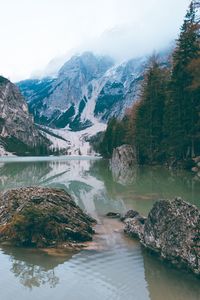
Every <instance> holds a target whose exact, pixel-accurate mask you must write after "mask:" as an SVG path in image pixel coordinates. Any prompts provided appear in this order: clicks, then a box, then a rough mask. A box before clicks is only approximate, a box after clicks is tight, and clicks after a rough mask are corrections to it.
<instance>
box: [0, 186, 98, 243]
mask: <svg viewBox="0 0 200 300" xmlns="http://www.w3.org/2000/svg"><path fill="white" fill-rule="evenodd" d="M94 222H95V220H94V219H92V218H91V217H90V216H88V215H87V214H85V213H84V212H83V211H82V210H81V209H80V208H79V207H78V206H77V205H76V203H75V202H74V200H73V199H72V198H71V196H70V195H69V194H68V193H67V192H65V191H64V190H58V189H53V188H43V187H28V188H19V189H13V190H9V191H7V192H4V193H1V194H0V241H4V242H5V241H7V242H8V241H9V242H12V243H14V244H16V245H19V246H21V245H24V246H35V247H48V246H56V245H58V244H59V243H65V242H66V243H67V242H71V243H78V242H84V241H89V240H92V234H93V233H94V230H93V228H92V225H93V224H94Z"/></svg>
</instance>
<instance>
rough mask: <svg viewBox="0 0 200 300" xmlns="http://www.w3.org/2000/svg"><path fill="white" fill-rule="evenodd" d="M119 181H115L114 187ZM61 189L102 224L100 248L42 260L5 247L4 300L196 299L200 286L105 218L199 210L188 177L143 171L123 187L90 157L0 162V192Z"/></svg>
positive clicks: (195, 187) (1, 258) (199, 196)
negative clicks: (163, 206)
mask: <svg viewBox="0 0 200 300" xmlns="http://www.w3.org/2000/svg"><path fill="white" fill-rule="evenodd" d="M117 181H118V182H117ZM32 185H42V186H51V187H58V188H63V189H65V190H67V191H68V192H69V193H70V194H72V195H73V197H74V199H75V201H76V202H77V203H78V205H79V206H80V207H81V208H82V209H84V210H85V211H87V212H88V213H89V214H91V215H92V216H94V217H95V218H96V219H97V220H98V222H99V224H100V225H98V226H99V229H98V230H99V231H100V233H99V234H98V236H97V240H98V245H99V246H100V247H99V248H97V249H93V250H83V251H81V252H79V253H70V252H69V253H62V252H61V253H54V252H53V251H52V252H51V253H45V252H43V251H40V250H34V249H20V248H11V247H9V248H5V247H4V248H0V299H2V300H18V299H20V300H27V299H29V300H41V299H42V300H46V299H56V300H64V299H69V300H79V299H80V300H84V299H87V300H88V299H92V300H93V299H94V300H98V299H101V300H104V299H109V300H112V299H113V300H118V299H119V300H121V299H124V300H133V299H134V300H140V299H141V300H148V299H151V300H161V299H162V300H186V299H187V300H188V299H190V300H199V299H200V284H199V283H200V282H199V280H197V279H196V278H194V277H193V276H192V275H189V274H185V273H184V272H182V271H179V270H176V269H173V268H171V267H169V266H167V265H165V264H163V263H161V262H160V261H158V260H157V259H156V258H154V257H152V256H151V255H149V254H148V253H146V252H145V251H144V250H143V249H141V246H140V244H139V243H138V242H137V241H133V240H130V239H128V238H126V237H125V236H124V235H123V233H122V231H121V225H120V224H119V223H118V221H116V220H109V219H106V218H105V217H104V215H105V214H106V213H107V212H109V211H116V212H122V213H123V212H125V211H127V210H128V209H130V208H133V209H135V210H138V211H139V212H140V213H142V214H145V215H146V214H147V213H148V211H149V210H150V209H151V207H152V205H153V203H154V201H156V200H158V199H161V198H169V199H170V198H173V197H174V196H181V197H182V198H184V199H185V200H187V201H190V202H192V203H194V204H196V205H198V206H200V184H199V183H198V182H196V181H194V180H193V178H192V176H191V175H190V174H187V173H185V172H181V173H180V174H173V173H170V172H169V171H167V170H165V169H163V168H140V169H137V170H136V171H135V172H134V174H132V178H131V180H130V178H129V180H128V183H127V184H126V181H125V180H122V178H116V176H114V179H113V176H112V174H111V172H110V171H109V168H108V163H107V162H106V161H103V160H89V159H87V158H85V159H83V160H81V159H78V160H77V159H73V158H70V160H66V159H65V158H61V159H59V158H57V159H54V158H48V159H46V158H43V159H41V158H40V159H39V160H38V159H37V158H32V159H26V161H23V159H20V160H19V159H16V160H15V161H9V160H8V159H7V160H4V161H1V162H0V190H1V191H3V190H7V189H10V188H15V187H21V186H32Z"/></svg>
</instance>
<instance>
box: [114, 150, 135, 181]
mask: <svg viewBox="0 0 200 300" xmlns="http://www.w3.org/2000/svg"><path fill="white" fill-rule="evenodd" d="M136 165H137V159H136V152H135V151H134V149H133V147H131V146H130V145H122V146H120V147H117V148H115V149H114V150H113V154H112V158H111V160H110V169H111V171H112V175H113V178H114V180H115V181H117V182H119V183H121V184H129V183H132V182H133V181H134V180H135V178H136V171H137V170H136Z"/></svg>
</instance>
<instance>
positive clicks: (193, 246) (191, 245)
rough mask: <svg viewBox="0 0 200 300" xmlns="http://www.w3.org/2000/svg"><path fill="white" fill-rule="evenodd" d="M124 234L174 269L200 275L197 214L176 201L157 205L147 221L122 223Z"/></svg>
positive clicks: (136, 219) (137, 218)
mask: <svg viewBox="0 0 200 300" xmlns="http://www.w3.org/2000/svg"><path fill="white" fill-rule="evenodd" d="M124 222H125V229H124V231H125V232H126V233H127V234H128V235H130V236H131V237H138V238H139V239H140V241H141V243H142V244H143V245H144V247H146V248H147V249H150V250H152V251H153V252H156V253H157V254H159V256H160V257H161V258H163V259H165V260H167V261H170V262H171V263H172V264H174V265H177V266H178V267H185V268H187V269H189V270H191V271H192V272H194V273H195V274H197V275H200V211H199V209H198V208H197V207H196V206H194V205H191V204H189V203H187V202H185V201H183V200H182V199H180V198H176V199H175V200H173V201H168V200H160V201H157V202H156V203H155V204H154V206H153V208H152V210H151V211H150V213H149V215H148V217H147V218H144V217H141V216H139V215H138V214H135V216H134V217H132V218H126V219H125V221H124Z"/></svg>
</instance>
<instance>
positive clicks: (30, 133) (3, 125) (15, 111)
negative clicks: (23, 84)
mask: <svg viewBox="0 0 200 300" xmlns="http://www.w3.org/2000/svg"><path fill="white" fill-rule="evenodd" d="M48 144H49V142H48V140H47V139H46V138H44V137H43V136H42V134H41V133H40V132H39V130H38V129H37V128H36V126H35V125H34V122H33V117H32V116H31V115H29V112H28V106H27V103H26V102H25V100H24V98H23V96H22V95H21V93H20V91H19V89H18V87H16V86H15V85H14V84H13V83H11V82H10V81H9V80H8V79H6V78H4V77H1V76H0V145H1V147H3V148H4V149H5V150H7V151H9V152H14V153H16V154H26V152H28V151H30V150H33V149H35V148H37V147H38V148H39V147H40V146H41V145H42V146H47V145H48Z"/></svg>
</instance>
